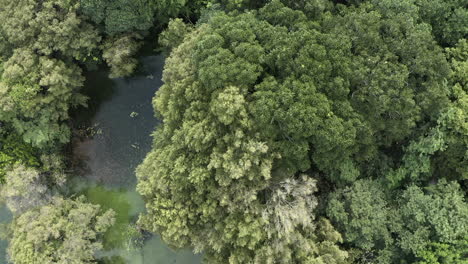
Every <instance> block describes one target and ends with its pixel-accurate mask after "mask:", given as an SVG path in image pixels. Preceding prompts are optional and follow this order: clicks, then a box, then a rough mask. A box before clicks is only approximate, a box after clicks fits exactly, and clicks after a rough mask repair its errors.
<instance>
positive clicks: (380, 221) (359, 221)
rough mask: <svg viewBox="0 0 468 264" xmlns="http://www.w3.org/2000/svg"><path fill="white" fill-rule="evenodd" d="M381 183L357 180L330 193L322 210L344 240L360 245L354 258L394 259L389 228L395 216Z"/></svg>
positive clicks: (374, 260) (393, 223)
mask: <svg viewBox="0 0 468 264" xmlns="http://www.w3.org/2000/svg"><path fill="white" fill-rule="evenodd" d="M383 189H384V188H383V186H382V185H381V183H379V182H376V181H372V180H359V181H357V182H355V183H354V184H353V185H352V186H350V187H346V188H343V189H339V190H337V191H335V192H333V193H332V194H331V195H330V198H329V202H328V205H327V209H326V213H327V216H328V217H330V219H331V220H332V222H333V223H334V224H335V226H336V227H337V229H338V230H339V231H340V232H341V233H342V234H343V236H344V240H345V241H346V243H350V244H351V245H352V246H353V247H355V248H358V249H360V250H359V251H358V254H357V256H355V258H356V259H363V258H366V259H367V261H369V263H394V262H393V261H394V260H395V259H394V258H395V256H394V255H393V254H394V252H392V251H393V249H394V244H395V241H394V240H393V236H392V230H393V229H394V228H393V226H394V225H395V226H396V225H397V224H398V223H397V221H398V219H397V218H394V217H392V215H393V214H394V213H392V211H393V209H392V208H391V205H390V204H389V201H388V200H389V197H388V195H386V194H385V193H384V192H383V191H382V190H383Z"/></svg>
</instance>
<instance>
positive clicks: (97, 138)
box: [74, 56, 201, 264]
mask: <svg viewBox="0 0 468 264" xmlns="http://www.w3.org/2000/svg"><path fill="white" fill-rule="evenodd" d="M141 65H142V69H140V71H139V72H140V73H139V74H137V76H135V77H132V78H126V79H114V80H111V79H109V78H108V77H107V72H94V73H90V74H89V75H88V76H87V83H86V87H85V93H87V94H88V95H89V96H90V97H91V98H94V100H93V101H91V102H90V104H89V107H88V109H87V110H84V111H83V112H82V113H81V114H80V118H82V120H81V121H82V122H83V123H86V126H87V127H92V129H91V132H90V133H92V134H94V137H93V138H92V139H90V140H85V141H83V142H81V143H79V144H77V145H76V147H75V150H74V152H75V155H76V156H78V157H80V159H81V160H83V163H84V164H82V165H84V166H82V167H83V168H84V169H83V172H82V174H83V175H82V176H81V177H77V178H76V179H75V182H74V185H75V188H76V189H77V190H79V192H81V193H82V194H84V195H85V196H87V197H88V199H89V201H90V202H92V203H97V204H100V205H101V206H102V207H103V208H104V209H107V208H112V209H113V210H114V211H116V213H117V223H116V225H115V226H114V227H113V228H112V229H111V230H110V231H109V232H108V234H107V235H106V244H105V246H106V247H107V249H108V250H107V251H106V252H103V255H107V256H120V257H121V258H123V259H124V263H130V264H166V263H168V264H169V263H181V264H196V263H201V261H200V259H201V258H200V256H198V255H194V254H193V253H192V252H190V251H189V250H180V251H174V250H171V249H170V248H169V247H168V246H166V245H165V244H164V243H163V242H162V241H161V239H160V238H159V237H158V236H152V237H150V238H146V239H145V240H143V241H144V242H143V244H142V245H141V244H140V245H139V246H134V247H132V246H130V248H129V246H128V245H127V244H128V243H126V242H128V235H126V234H127V230H128V226H129V224H130V225H131V224H132V223H134V222H135V221H136V219H137V217H138V214H139V213H140V212H143V211H144V202H143V200H142V198H141V196H140V195H139V194H138V193H137V192H136V191H135V186H136V177H135V172H134V171H135V168H136V167H137V166H138V164H140V163H141V162H142V161H143V159H144V157H145V155H146V153H148V152H149V151H150V149H151V142H152V139H151V136H150V135H151V133H152V132H153V131H154V129H155V126H156V125H157V124H158V122H159V121H158V120H157V119H156V118H155V117H154V113H153V108H152V104H151V101H152V98H153V96H154V94H155V92H156V90H157V89H158V88H159V87H160V86H161V85H162V81H161V77H162V69H163V66H164V57H163V56H148V57H144V58H143V59H142V60H141Z"/></svg>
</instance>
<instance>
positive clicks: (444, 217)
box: [398, 180, 468, 256]
mask: <svg viewBox="0 0 468 264" xmlns="http://www.w3.org/2000/svg"><path fill="white" fill-rule="evenodd" d="M399 213H400V215H401V219H402V220H401V221H402V223H404V225H402V226H401V229H400V230H398V233H399V237H400V238H399V244H400V246H401V248H402V249H403V250H405V251H407V252H411V253H413V254H414V255H416V256H417V255H418V254H423V252H426V253H427V252H430V251H432V250H433V249H431V247H432V246H435V249H436V250H437V248H438V247H439V246H440V245H439V246H437V245H438V244H431V243H440V244H446V245H448V246H449V247H452V246H454V247H455V246H457V245H463V243H465V244H466V239H467V238H468V218H467V217H466V216H467V215H468V203H466V201H465V198H464V195H463V193H462V192H461V190H460V185H459V184H457V183H456V182H446V181H445V180H442V181H440V182H439V183H438V184H436V185H433V186H430V187H427V188H426V191H424V190H423V189H422V188H420V187H417V186H410V187H408V189H407V190H405V191H404V192H403V194H402V195H401V197H400V199H399ZM442 247H444V246H442ZM426 253H424V254H426Z"/></svg>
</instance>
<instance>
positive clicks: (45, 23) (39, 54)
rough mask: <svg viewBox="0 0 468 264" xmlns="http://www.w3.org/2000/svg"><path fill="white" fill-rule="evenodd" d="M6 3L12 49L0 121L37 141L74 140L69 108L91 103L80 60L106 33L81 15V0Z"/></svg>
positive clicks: (1, 13)
mask: <svg viewBox="0 0 468 264" xmlns="http://www.w3.org/2000/svg"><path fill="white" fill-rule="evenodd" d="M0 4H1V5H2V9H1V10H0V20H1V21H5V23H2V24H1V25H0V28H1V29H0V32H2V35H3V36H4V38H3V39H2V41H4V42H6V46H8V47H10V49H11V52H9V53H8V54H7V55H6V56H5V55H4V56H5V58H4V59H3V70H2V77H1V78H0V120H2V121H6V122H7V123H9V124H10V125H11V126H12V127H13V128H14V129H15V130H16V131H17V133H18V134H19V135H21V136H22V137H23V139H24V141H25V142H27V143H31V144H33V145H34V146H38V147H47V146H51V145H53V144H55V143H65V142H68V139H69V136H70V132H69V129H68V127H67V126H66V125H65V123H64V121H66V120H67V119H68V110H69V109H70V107H73V106H77V105H83V104H84V103H85V97H84V96H82V95H80V94H79V93H78V90H79V88H80V87H81V86H82V84H83V77H82V76H81V69H80V68H79V67H78V66H77V65H76V64H75V63H74V61H82V62H85V61H87V60H89V57H90V56H91V55H92V52H93V51H94V50H95V49H96V48H97V47H98V42H99V41H100V37H99V36H98V34H97V31H96V30H94V29H93V27H92V26H91V25H90V24H88V23H86V22H84V21H83V20H82V18H81V17H80V16H79V15H78V8H79V5H78V4H77V3H76V1H65V0H47V1H35V0H27V1H21V2H15V1H11V0H2V1H1V2H0ZM2 55H3V54H2Z"/></svg>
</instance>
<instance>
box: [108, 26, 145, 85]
mask: <svg viewBox="0 0 468 264" xmlns="http://www.w3.org/2000/svg"><path fill="white" fill-rule="evenodd" d="M139 40H141V36H140V35H138V34H125V35H120V36H118V37H113V38H109V39H107V40H106V41H105V42H104V44H103V47H102V49H103V54H102V58H103V59H104V60H105V61H106V62H107V65H109V66H110V67H111V69H110V74H109V77H111V78H116V77H124V76H128V75H130V74H132V73H133V71H134V70H135V68H136V66H137V64H138V61H137V60H136V59H135V58H134V56H135V53H136V52H137V51H138V49H139V48H140V46H141V43H140V42H139Z"/></svg>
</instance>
